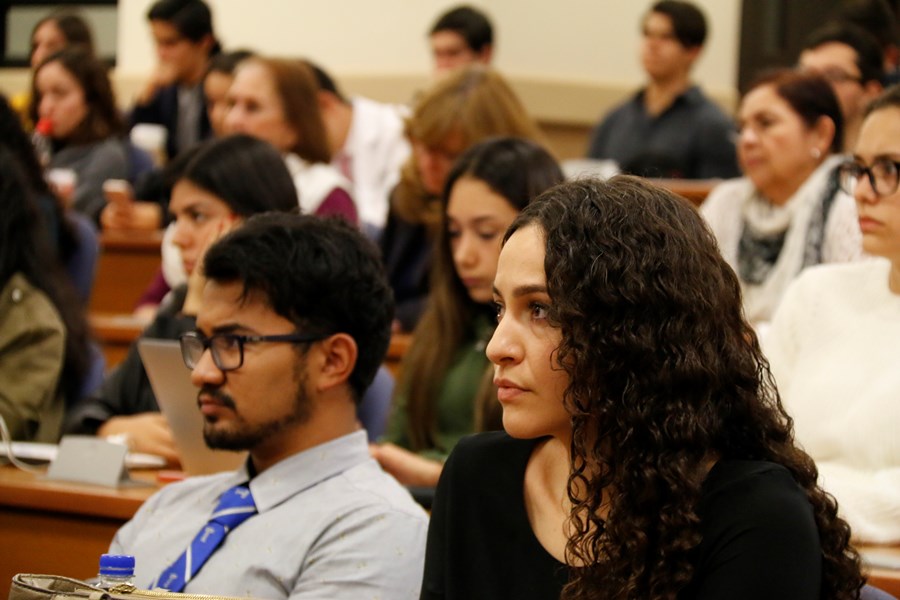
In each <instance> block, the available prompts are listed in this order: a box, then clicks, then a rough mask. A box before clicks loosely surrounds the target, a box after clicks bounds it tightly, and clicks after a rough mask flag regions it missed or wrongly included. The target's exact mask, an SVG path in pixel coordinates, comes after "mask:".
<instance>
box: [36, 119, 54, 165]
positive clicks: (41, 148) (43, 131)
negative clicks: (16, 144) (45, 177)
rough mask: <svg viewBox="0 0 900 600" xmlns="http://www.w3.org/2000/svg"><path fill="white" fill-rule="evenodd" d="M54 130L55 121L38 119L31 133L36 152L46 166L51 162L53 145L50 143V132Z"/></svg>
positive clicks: (40, 161)
mask: <svg viewBox="0 0 900 600" xmlns="http://www.w3.org/2000/svg"><path fill="white" fill-rule="evenodd" d="M52 132H53V123H52V122H51V121H50V119H47V118H42V119H38V122H37V125H35V126H34V133H32V134H31V144H32V145H33V146H34V154H35V156H37V159H38V162H39V163H41V166H42V167H44V168H46V167H47V165H48V164H50V155H51V153H52V152H53V147H52V145H51V144H50V134H51V133H52Z"/></svg>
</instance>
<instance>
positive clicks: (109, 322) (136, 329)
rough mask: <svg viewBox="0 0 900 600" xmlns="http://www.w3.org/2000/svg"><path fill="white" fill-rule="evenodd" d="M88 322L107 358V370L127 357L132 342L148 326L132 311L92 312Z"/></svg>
mask: <svg viewBox="0 0 900 600" xmlns="http://www.w3.org/2000/svg"><path fill="white" fill-rule="evenodd" d="M88 323H89V324H90V326H91V333H93V335H94V339H95V340H97V343H99V344H100V349H101V350H102V351H103V356H104V358H106V370H107V371H110V370H111V369H112V368H113V367H115V366H116V365H118V364H119V363H120V362H122V360H124V359H125V355H126V354H128V349H129V348H130V347H131V344H132V343H133V342H134V341H135V340H136V339H138V337H140V335H141V332H142V331H143V330H144V327H145V326H146V323H144V322H142V321H139V320H138V319H135V318H134V317H133V316H132V315H131V314H130V313H129V314H112V313H90V314H89V315H88Z"/></svg>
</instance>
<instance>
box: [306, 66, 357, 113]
mask: <svg viewBox="0 0 900 600" xmlns="http://www.w3.org/2000/svg"><path fill="white" fill-rule="evenodd" d="M300 62H302V63H305V64H306V66H307V67H309V68H310V69H312V72H313V77H315V78H316V84H317V85H318V86H319V89H320V90H322V91H325V92H329V93H330V94H334V95H335V97H337V99H338V100H340V101H341V102H343V103H344V104H346V103H347V98H346V97H345V96H344V94H342V93H341V90H340V88H338V86H337V83H336V82H335V81H334V79H332V77H331V75H329V74H328V73H327V72H326V71H325V69H323V68H322V67H320V66H319V65H317V64H316V63H314V62H313V61H311V60H307V59H304V60H302V61H300Z"/></svg>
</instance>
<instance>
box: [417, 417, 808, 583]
mask: <svg viewBox="0 0 900 600" xmlns="http://www.w3.org/2000/svg"><path fill="white" fill-rule="evenodd" d="M538 441H539V440H516V439H513V438H511V437H509V436H508V435H506V434H505V433H503V432H492V433H484V434H478V435H475V436H471V437H468V438H464V439H463V440H462V441H461V442H460V443H459V444H458V445H457V446H456V448H455V449H454V451H453V453H452V454H451V455H450V458H449V459H448V460H447V463H446V464H445V465H444V471H443V474H442V475H441V480H440V483H438V487H437V493H436V496H435V500H434V507H433V511H432V515H431V524H430V527H429V530H428V547H427V549H426V553H425V577H424V581H423V584H422V595H421V598H423V599H446V600H450V599H459V600H463V599H466V600H474V599H478V598H491V599H500V598H510V599H516V600H528V599H532V598H533V599H546V598H558V597H559V594H560V591H561V589H562V586H563V585H564V584H565V582H566V580H567V576H568V573H567V569H566V567H565V566H564V565H562V564H560V563H559V562H557V561H556V560H555V559H554V558H553V557H552V556H550V555H549V554H548V553H547V552H546V550H544V548H543V547H542V546H541V545H540V542H538V540H537V538H536V537H535V536H534V533H533V531H532V529H531V525H530V524H529V522H528V517H527V514H526V512H525V501H524V495H523V490H524V477H525V467H526V465H527V463H528V458H529V456H530V455H531V452H532V450H533V449H534V447H535V445H536V444H537V443H538ZM698 513H699V514H700V517H701V519H702V525H701V532H702V535H703V540H702V542H701V543H700V545H699V546H698V547H697V548H696V551H695V552H696V561H695V565H696V570H695V575H694V580H693V581H692V582H691V583H690V585H688V586H687V587H686V588H685V589H684V590H682V592H681V593H680V594H679V598H680V599H682V600H688V599H696V600H707V599H713V598H715V599H721V598H729V599H734V600H743V599H747V600H750V599H758V598H767V599H769V600H779V599H782V598H783V599H785V600H786V599H788V598H790V599H791V600H806V599H809V600H815V599H818V598H819V587H820V582H821V576H822V575H821V574H822V563H821V547H820V544H819V535H818V530H817V528H816V524H815V520H814V518H813V512H812V507H811V506H810V504H809V503H808V502H807V500H806V496H805V494H804V492H803V490H802V489H801V488H800V487H799V486H798V485H797V483H796V482H795V481H794V480H793V478H792V477H791V475H790V473H789V472H788V471H787V469H785V468H784V467H782V466H780V465H777V464H774V463H768V462H762V461H741V460H720V461H719V462H718V463H716V465H715V466H714V467H713V468H712V470H711V471H710V473H709V476H708V477H707V480H706V482H705V483H704V486H703V496H702V498H701V500H700V504H699V506H698Z"/></svg>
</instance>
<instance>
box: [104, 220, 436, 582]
mask: <svg viewBox="0 0 900 600" xmlns="http://www.w3.org/2000/svg"><path fill="white" fill-rule="evenodd" d="M202 264H203V272H204V273H205V276H206V280H207V283H206V285H205V286H204V288H203V292H202V302H201V305H200V310H199V312H198V314H197V327H196V330H195V331H192V332H188V333H185V334H184V335H182V336H181V349H182V354H183V356H184V362H185V365H186V366H187V367H188V368H189V369H191V370H192V373H191V379H192V381H193V383H194V385H195V386H196V387H197V388H199V390H200V391H199V394H198V396H197V404H198V410H199V411H200V412H201V413H202V415H203V419H204V426H203V437H204V439H205V441H206V443H207V445H208V446H210V447H211V448H215V449H222V450H247V451H248V453H249V458H248V460H247V462H246V464H245V465H244V466H243V467H241V468H240V469H238V470H236V471H232V472H225V473H219V474H216V475H211V476H204V477H192V478H189V479H187V480H185V481H182V482H179V483H176V484H172V485H170V486H167V487H165V488H164V489H162V490H161V491H159V492H158V493H157V494H156V495H154V496H153V497H151V498H150V499H149V500H147V502H145V503H144V505H143V506H142V507H141V509H140V510H139V511H138V512H137V514H136V515H135V516H134V518H133V519H132V520H131V521H129V522H128V523H126V524H125V525H124V526H123V527H122V528H121V529H120V530H119V531H118V533H117V534H116V536H115V538H114V540H113V542H112V544H111V546H110V552H114V553H116V554H131V555H134V557H135V562H136V570H135V579H136V581H135V584H136V585H137V586H138V587H143V588H147V587H150V588H152V587H162V588H164V589H167V590H169V591H172V592H181V591H184V592H186V593H192V594H211V595H221V596H242V597H252V598H272V599H279V598H288V597H290V598H292V599H295V600H302V599H304V598H307V599H312V598H329V599H342V598H345V599H347V600H350V599H353V600H357V599H359V598H397V599H413V598H418V596H419V587H420V583H421V578H422V568H423V562H424V548H425V537H426V530H427V526H428V523H427V516H426V514H425V512H424V511H423V510H422V508H421V507H420V506H419V505H417V504H416V503H415V501H414V500H413V499H412V496H410V494H409V492H408V491H407V490H405V489H404V488H403V487H402V486H401V485H400V484H399V483H397V482H396V481H395V480H394V479H393V478H392V477H391V476H390V475H388V474H387V473H385V472H384V471H382V470H381V468H380V467H379V466H378V463H377V462H376V461H375V459H373V458H372V457H371V455H370V454H369V448H368V442H367V438H366V433H365V432H364V431H362V430H359V429H358V426H357V421H356V406H357V404H358V402H359V401H360V399H361V398H362V396H363V393H364V391H365V390H366V388H367V387H368V386H369V384H370V383H371V381H372V379H373V377H374V375H375V373H376V371H377V370H378V368H379V366H380V365H381V362H382V360H383V359H384V355H385V352H386V351H387V348H388V344H389V342H390V335H391V333H390V331H391V319H392V318H393V308H394V304H393V300H392V297H391V290H390V286H389V285H388V282H387V278H386V277H385V274H384V269H383V267H382V266H381V261H380V258H379V256H378V250H377V247H376V246H375V245H374V244H373V243H372V242H370V241H369V240H367V239H366V238H365V237H364V236H363V235H362V234H361V233H359V232H358V231H357V230H356V229H354V228H353V226H351V225H349V224H348V223H346V222H345V221H343V220H341V219H321V218H316V217H314V216H311V215H285V214H277V213H273V214H268V215H258V216H256V217H253V218H251V219H249V220H248V221H247V222H246V223H245V224H244V225H243V226H242V227H240V228H238V229H235V230H234V231H231V232H229V233H228V234H226V235H225V236H223V237H222V238H221V239H220V240H218V241H217V242H216V243H214V244H213V245H212V246H211V247H210V249H209V250H208V251H207V252H206V255H205V257H204V259H203V263H202ZM239 514H240V515H243V517H241V518H240V519H238V520H232V519H233V518H234V519H236V518H237V515H239ZM222 521H224V522H222ZM222 526H224V527H225V528H226V529H225V531H224V532H222V531H221V528H222ZM223 538H224V539H223ZM210 539H212V540H213V541H212V542H211V541H210Z"/></svg>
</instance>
